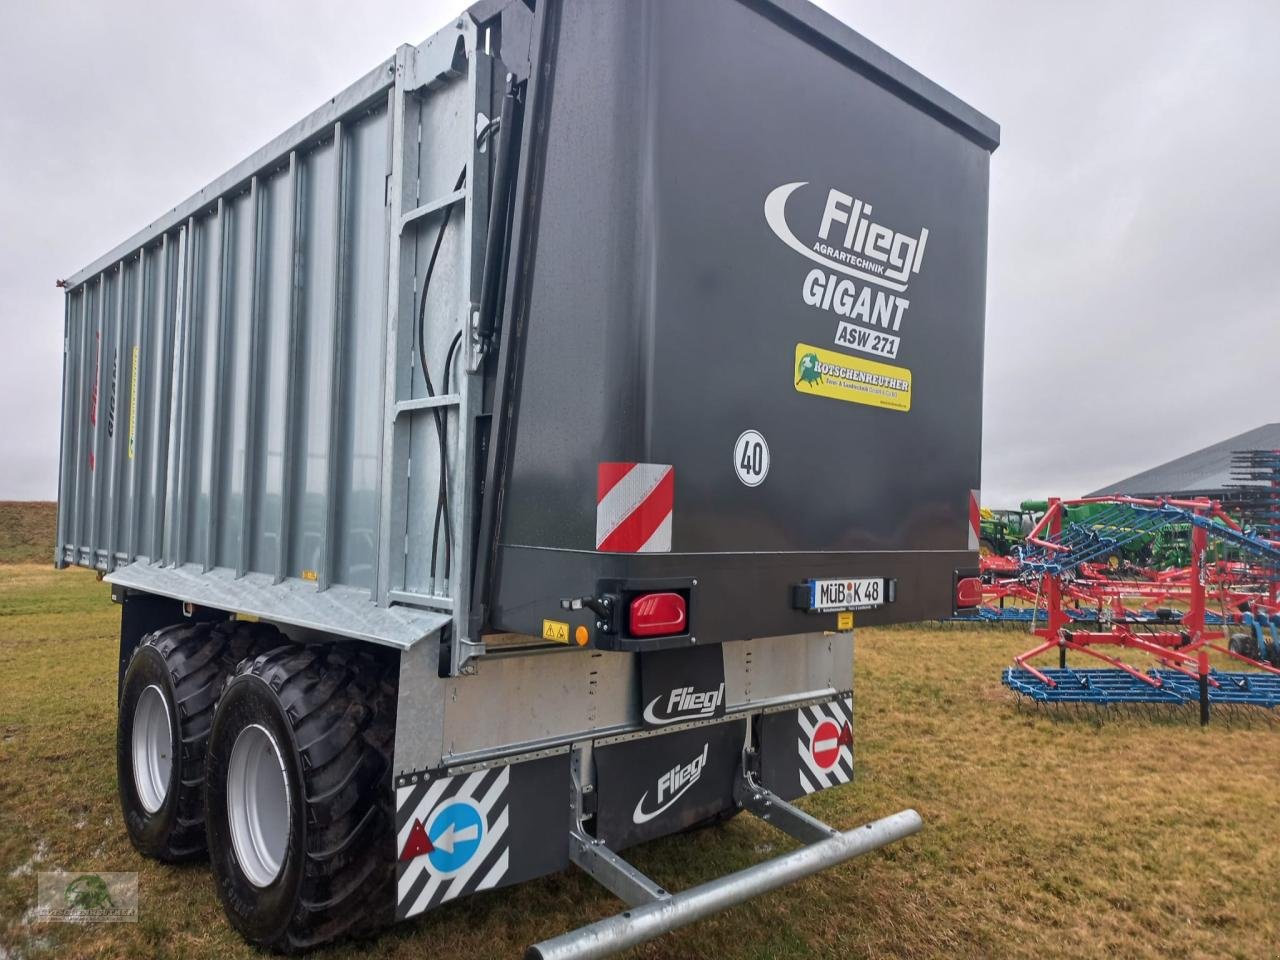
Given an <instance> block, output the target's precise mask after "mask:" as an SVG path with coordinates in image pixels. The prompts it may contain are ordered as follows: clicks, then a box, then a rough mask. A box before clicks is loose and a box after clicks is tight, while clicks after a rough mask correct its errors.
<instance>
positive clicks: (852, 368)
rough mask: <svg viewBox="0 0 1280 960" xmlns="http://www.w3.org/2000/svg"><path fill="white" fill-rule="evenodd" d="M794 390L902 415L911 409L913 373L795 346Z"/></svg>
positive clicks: (900, 368) (817, 348)
mask: <svg viewBox="0 0 1280 960" xmlns="http://www.w3.org/2000/svg"><path fill="white" fill-rule="evenodd" d="M795 387H796V391H797V392H799V393H812V394H814V395H815V396H819V397H831V398H832V399H833V400H848V401H849V402H850V403H865V404H867V405H868V406H872V407H883V408H884V409H886V410H898V411H901V412H903V413H905V412H906V411H908V410H910V409H911V371H910V370H908V369H907V368H906V367H895V366H891V365H890V364H887V363H878V362H877V361H875V360H864V359H863V358H862V357H851V356H849V355H848V354H847V353H836V352H835V351H833V350H824V349H822V348H821V347H814V346H810V345H809V344H807V343H797V344H796V366H795Z"/></svg>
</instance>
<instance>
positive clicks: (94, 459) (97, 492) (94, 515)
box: [86, 271, 107, 567]
mask: <svg viewBox="0 0 1280 960" xmlns="http://www.w3.org/2000/svg"><path fill="white" fill-rule="evenodd" d="M106 303H107V274H106V272H105V271H104V272H103V273H100V274H98V303H97V307H98V310H97V313H98V319H97V321H96V322H95V324H94V343H93V346H94V349H93V355H94V363H93V370H94V373H93V396H92V397H91V398H90V401H89V409H90V411H91V416H90V418H89V457H90V460H89V462H90V464H91V470H90V471H89V472H90V477H89V535H88V537H87V539H86V544H87V546H88V547H89V566H91V567H96V566H97V565H98V510H99V509H100V508H101V500H102V480H101V477H102V463H101V462H100V461H101V458H100V457H99V456H98V451H99V449H100V444H99V443H98V435H99V434H100V433H101V423H102V416H101V414H102V334H103V331H104V329H105V327H106Z"/></svg>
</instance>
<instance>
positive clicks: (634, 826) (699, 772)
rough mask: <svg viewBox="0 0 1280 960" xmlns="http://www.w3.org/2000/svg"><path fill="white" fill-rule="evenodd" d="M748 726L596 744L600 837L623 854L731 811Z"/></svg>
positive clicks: (725, 725) (741, 724) (723, 725)
mask: <svg viewBox="0 0 1280 960" xmlns="http://www.w3.org/2000/svg"><path fill="white" fill-rule="evenodd" d="M746 735H747V727H746V721H730V722H726V723H717V724H712V725H708V726H704V727H695V728H693V729H691V730H682V731H679V732H677V733H669V734H665V735H662V736H656V737H647V738H644V739H639V740H628V741H625V742H622V743H615V744H610V745H606V746H597V748H596V752H595V762H596V771H597V774H598V778H597V782H598V786H597V794H598V796H599V800H598V804H599V806H598V808H597V812H596V836H597V837H598V838H599V839H601V840H603V841H604V842H605V843H606V844H607V845H608V846H609V848H610V849H612V850H621V849H623V848H625V847H629V846H631V845H633V844H636V843H641V842H643V841H645V840H651V839H653V838H654V837H661V836H665V835H667V834H670V833H675V832H676V831H677V830H683V829H684V828H685V827H689V826H692V825H693V824H695V823H698V822H699V821H702V820H706V819H707V818H709V817H713V816H715V815H716V814H717V813H719V812H720V811H722V810H727V809H729V808H730V807H732V806H733V805H734V798H733V784H734V778H735V776H736V775H737V772H738V768H739V766H740V764H741V762H742V747H743V743H744V741H745V739H746Z"/></svg>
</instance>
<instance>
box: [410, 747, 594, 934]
mask: <svg viewBox="0 0 1280 960" xmlns="http://www.w3.org/2000/svg"><path fill="white" fill-rule="evenodd" d="M568 799H569V758H568V756H567V755H561V756H555V757H544V758H542V759H538V760H529V761H526V762H524V763H513V764H511V765H509V766H501V767H491V768H489V769H484V770H477V771H474V772H472V773H461V774H457V775H456V776H450V775H449V774H448V773H447V772H441V773H438V774H424V775H423V777H422V778H421V779H420V780H419V781H418V782H417V783H414V784H410V785H408V786H402V787H399V788H398V789H397V790H396V850H397V857H398V862H397V864H396V919H397V920H403V919H404V918H406V917H412V916H414V915H415V914H419V913H422V912H423V911H424V910H428V909H430V908H431V907H435V906H438V905H439V904H441V903H443V902H445V901H446V900H453V899H455V898H457V897H461V896H465V895H467V894H470V893H475V892H477V891H479V890H490V889H493V888H495V887H506V886H510V885H511V884H514V883H520V882H522V881H524V880H530V879H532V878H534V877H540V876H543V875H545V874H548V873H554V872H555V871H557V870H563V869H564V868H565V867H567V866H568V865H569V852H568V844H567V843H566V839H565V838H566V837H567V836H568V833H569V829H570V826H571V822H572V818H571V816H570V812H569V803H568Z"/></svg>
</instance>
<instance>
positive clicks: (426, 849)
mask: <svg viewBox="0 0 1280 960" xmlns="http://www.w3.org/2000/svg"><path fill="white" fill-rule="evenodd" d="M434 849H435V847H433V846H432V845H431V838H430V837H428V836H427V831H426V828H424V827H423V826H422V821H421V820H415V821H413V829H412V830H410V831H409V839H408V840H406V841H405V844H404V849H403V850H401V851H400V860H401V861H405V860H412V859H413V858H414V857H420V856H422V855H423V854H424V853H430V852H431V851H433V850H434Z"/></svg>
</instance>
